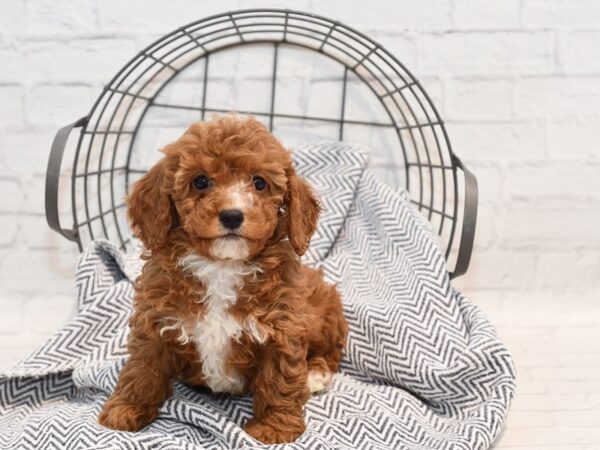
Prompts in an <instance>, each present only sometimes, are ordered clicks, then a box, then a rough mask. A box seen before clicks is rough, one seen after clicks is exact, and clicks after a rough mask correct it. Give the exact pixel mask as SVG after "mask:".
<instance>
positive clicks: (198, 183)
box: [194, 175, 210, 191]
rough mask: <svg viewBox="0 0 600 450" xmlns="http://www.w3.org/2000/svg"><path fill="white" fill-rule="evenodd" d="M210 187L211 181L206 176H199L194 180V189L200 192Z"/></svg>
mask: <svg viewBox="0 0 600 450" xmlns="http://www.w3.org/2000/svg"><path fill="white" fill-rule="evenodd" d="M209 186H210V179H209V178H208V177H207V176H206V175H199V176H197V177H196V178H195V179H194V187H195V188H196V189H198V190H200V191H202V190H204V189H206V188H208V187H209Z"/></svg>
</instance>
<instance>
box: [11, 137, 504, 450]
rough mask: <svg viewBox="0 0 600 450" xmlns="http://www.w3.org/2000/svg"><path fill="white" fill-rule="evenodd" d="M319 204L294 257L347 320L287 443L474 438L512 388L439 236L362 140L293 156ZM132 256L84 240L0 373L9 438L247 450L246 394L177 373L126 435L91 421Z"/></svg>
mask: <svg viewBox="0 0 600 450" xmlns="http://www.w3.org/2000/svg"><path fill="white" fill-rule="evenodd" d="M294 158H295V161H296V165H297V167H298V170H299V172H300V173H302V174H304V175H305V176H306V177H307V178H308V180H309V181H310V182H311V183H312V184H313V185H314V186H315V188H316V189H317V191H318V192H319V193H320V195H321V198H322V200H323V203H324V206H325V213H324V215H323V217H322V220H321V225H320V227H319V230H318V232H317V233H316V235H315V236H314V238H313V240H312V243H311V249H310V252H309V253H308V254H307V256H306V262H307V263H308V264H312V265H315V266H320V267H322V268H323V269H324V271H325V274H326V277H327V279H328V281H330V282H334V283H337V285H338V288H339V289H340V291H341V293H342V296H343V300H344V307H345V313H346V316H347V318H348V321H349V324H350V332H349V339H348V345H347V349H346V356H345V358H344V360H343V364H342V369H341V373H339V374H337V375H336V376H335V377H334V381H333V385H332V386H331V388H330V389H329V390H328V391H326V392H324V393H321V394H318V395H315V396H313V397H311V399H310V400H309V402H308V403H307V405H306V408H305V416H306V422H307V430H306V432H305V433H304V434H303V435H302V436H301V437H300V438H299V439H298V440H297V441H296V442H295V443H293V444H289V445H285V446H282V447H278V448H290V449H292V448H294V449H385V450H389V449H429V448H432V449H450V448H452V449H486V448H488V447H490V446H491V444H492V443H493V441H494V439H495V438H496V436H497V435H498V433H499V431H500V430H501V428H502V425H503V423H504V421H505V418H506V415H507V412H508V408H509V404H510V401H511V398H512V396H513V394H514V390H515V372H514V367H513V363H512V361H511V358H510V355H509V353H508V352H507V350H506V348H505V347H504V346H503V344H502V343H501V342H500V341H499V340H498V337H497V336H496V334H495V332H494V329H493V327H492V325H491V324H490V323H489V322H488V320H487V319H486V318H485V316H484V315H483V314H482V312H481V311H480V310H479V308H478V307H477V306H475V305H473V304H472V303H470V302H469V301H468V300H467V299H466V298H465V297H463V296H462V295H461V294H460V293H459V292H457V291H456V290H455V289H454V288H453V287H452V286H451V285H450V281H449V279H448V276H447V273H446V270H447V269H446V263H445V259H444V256H443V253H442V251H441V249H440V248H439V245H438V242H437V239H436V235H435V233H434V231H433V230H432V229H431V227H430V225H429V224H428V223H427V221H426V220H425V219H424V218H422V217H421V215H420V214H419V213H418V212H417V211H415V210H414V209H413V208H412V207H411V205H410V203H409V202H408V201H407V197H406V195H404V194H403V193H402V192H398V191H395V190H393V189H390V188H389V187H387V186H386V185H384V184H382V183H381V182H380V181H379V180H378V179H377V178H376V177H374V176H373V175H372V174H371V173H370V172H369V170H368V169H365V165H366V160H367V158H366V156H365V153H364V152H362V151H361V150H360V149H357V148H351V147H348V146H342V144H339V143H335V144H320V145H312V146H307V147H304V148H301V149H299V150H298V151H296V152H295V155H294ZM139 270H140V261H139V258H138V257H137V255H136V254H131V255H124V254H122V253H121V252H119V251H118V250H117V248H116V247H114V246H113V245H112V244H110V243H108V242H101V241H99V242H93V243H91V244H90V245H89V246H88V247H87V248H86V249H85V251H84V252H83V253H82V254H81V256H80V259H79V262H78V265H77V275H76V282H77V289H78V298H77V301H78V314H77V315H76V317H74V318H73V320H72V321H71V322H70V323H69V324H68V325H66V326H65V327H64V328H63V329H61V330H60V331H58V332H57V333H56V334H55V335H54V336H52V337H51V338H50V339H49V340H48V341H47V342H46V343H45V344H44V345H43V346H42V347H41V348H40V349H38V350H37V351H36V352H35V353H33V354H32V355H31V356H30V357H28V358H27V359H25V360H24V361H23V362H21V363H20V364H18V365H17V366H15V367H14V368H12V369H11V370H9V371H8V372H6V373H5V374H3V375H2V378H0V447H1V448H3V449H4V448H6V449H9V448H10V449H13V448H14V449H36V450H37V449H53V448H56V449H63V448H66V449H92V448H93V449H154V448H156V449H205V448H211V449H253V448H262V447H263V446H262V445H261V444H260V443H258V442H257V441H255V440H254V439H252V438H251V437H250V436H249V435H247V434H246V433H245V432H244V431H243V428H242V427H243V424H244V422H245V421H246V420H247V419H248V418H249V417H250V416H251V414H252V407H251V401H250V398H249V397H247V396H242V397H236V396H229V395H221V394H219V395H215V394H211V393H209V392H201V391H195V390H192V389H190V388H188V387H186V386H184V385H181V384H177V385H176V389H175V394H174V396H173V397H172V398H171V399H169V400H168V401H167V402H166V404H165V405H164V406H163V408H162V409H161V412H160V416H159V417H158V419H157V420H156V421H155V422H153V423H152V424H151V425H149V426H148V427H146V428H145V429H143V430H142V431H140V432H137V433H124V432H117V431H113V430H109V429H106V428H103V427H101V426H100V425H98V424H97V422H96V418H97V415H98V413H99V411H100V408H101V406H102V404H103V403H104V402H105V401H106V399H107V396H108V395H109V394H110V392H112V390H113V389H114V387H115V384H116V381H117V377H118V373H119V370H120V369H121V368H122V367H123V363H124V361H125V359H126V358H127V353H126V337H127V318H128V316H129V314H130V312H131V301H132V284H131V280H132V279H134V278H135V276H136V274H137V273H139Z"/></svg>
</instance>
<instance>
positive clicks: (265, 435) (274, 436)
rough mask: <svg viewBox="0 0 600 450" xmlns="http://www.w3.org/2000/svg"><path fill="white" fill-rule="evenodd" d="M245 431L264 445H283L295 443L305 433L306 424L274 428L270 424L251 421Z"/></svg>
mask: <svg viewBox="0 0 600 450" xmlns="http://www.w3.org/2000/svg"><path fill="white" fill-rule="evenodd" d="M244 430H246V433H248V434H249V435H250V436H252V437H253V438H254V439H256V440H257V441H260V442H262V443H263V444H283V443H287V442H294V441H295V440H296V439H298V437H300V435H301V434H302V433H304V430H305V426H304V422H302V425H300V424H299V423H295V424H290V425H289V426H281V425H279V426H274V425H272V424H269V423H268V422H264V421H260V420H257V419H256V418H254V419H250V420H249V421H248V422H247V423H246V425H245V426H244Z"/></svg>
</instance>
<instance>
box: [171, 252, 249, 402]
mask: <svg viewBox="0 0 600 450" xmlns="http://www.w3.org/2000/svg"><path fill="white" fill-rule="evenodd" d="M179 264H180V265H181V267H182V268H183V270H184V271H186V272H188V273H190V274H193V275H194V276H195V277H196V278H197V279H198V280H199V281H201V282H202V284H203V285H204V288H205V289H206V293H205V295H204V297H203V298H201V299H200V300H199V301H201V302H203V303H205V304H206V312H205V314H204V316H203V317H202V318H201V319H200V320H199V321H198V322H197V323H196V324H195V325H185V326H183V327H182V331H181V337H182V338H183V339H182V341H186V340H187V341H188V342H189V341H190V340H191V341H193V342H194V345H195V346H196V349H197V351H198V354H199V355H200V357H201V359H202V370H203V372H204V378H205V380H206V384H207V385H208V387H210V388H211V389H212V390H213V391H215V392H230V393H240V392H241V391H242V390H243V388H244V382H243V380H242V379H241V378H240V377H239V376H238V375H237V374H235V373H228V372H227V371H226V370H225V362H226V360H227V356H228V354H229V350H230V348H231V341H232V340H233V339H235V340H238V339H239V338H240V336H241V334H242V332H243V328H242V326H241V325H240V323H239V322H238V321H237V320H236V319H235V318H234V317H233V316H232V315H231V314H229V312H228V309H229V307H230V306H232V305H234V304H235V302H236V301H237V290H238V289H239V288H240V287H241V286H242V283H243V279H244V277H246V276H249V275H253V274H256V273H257V272H259V271H260V268H259V267H257V266H252V265H248V264H245V263H244V262H242V261H234V260H227V261H210V260H207V259H205V258H202V257H200V256H198V255H196V254H193V253H191V254H189V255H186V256H184V257H182V258H181V259H180V260H179ZM165 328H166V327H165ZM188 336H189V337H188Z"/></svg>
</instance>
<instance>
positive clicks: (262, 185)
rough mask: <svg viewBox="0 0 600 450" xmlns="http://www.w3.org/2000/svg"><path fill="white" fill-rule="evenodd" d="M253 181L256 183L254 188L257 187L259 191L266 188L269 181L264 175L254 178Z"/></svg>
mask: <svg viewBox="0 0 600 450" xmlns="http://www.w3.org/2000/svg"><path fill="white" fill-rule="evenodd" d="M252 182H253V183H254V189H256V190H257V191H262V190H263V189H264V188H266V187H267V182H266V181H265V179H264V178H262V177H258V176H257V177H254V178H252Z"/></svg>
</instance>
